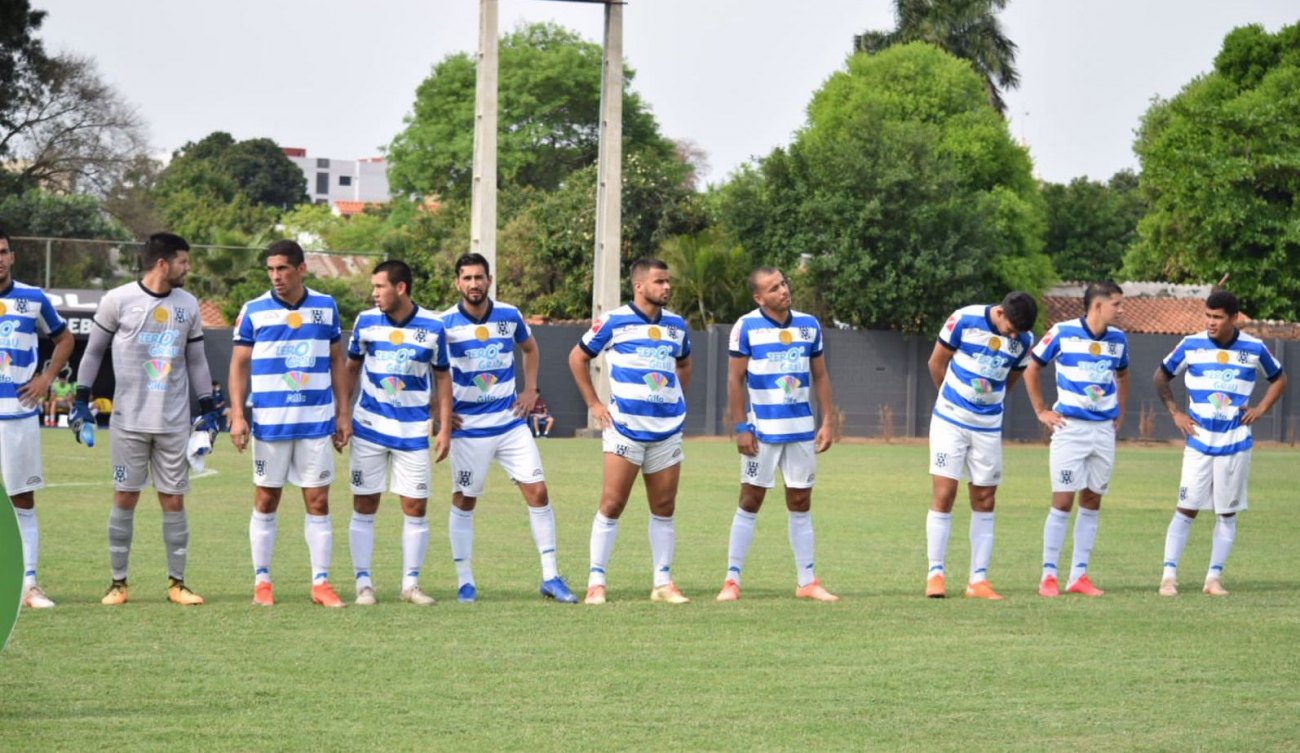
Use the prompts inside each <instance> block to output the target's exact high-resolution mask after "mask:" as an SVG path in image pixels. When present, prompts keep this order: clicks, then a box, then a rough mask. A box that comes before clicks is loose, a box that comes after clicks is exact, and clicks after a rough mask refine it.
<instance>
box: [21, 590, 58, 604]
mask: <svg viewBox="0 0 1300 753" xmlns="http://www.w3.org/2000/svg"><path fill="white" fill-rule="evenodd" d="M23 606H25V607H27V608H28V609H53V608H54V602H53V601H51V600H50V597H48V596H46V595H45V592H44V591H42V590H41V587H40V586H32V587H30V588H28V589H27V590H26V591H24V592H23Z"/></svg>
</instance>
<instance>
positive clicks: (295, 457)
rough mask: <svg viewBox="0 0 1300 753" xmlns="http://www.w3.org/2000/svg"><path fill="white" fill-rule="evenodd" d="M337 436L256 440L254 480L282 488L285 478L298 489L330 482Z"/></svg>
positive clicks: (324, 484)
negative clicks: (271, 440) (275, 440)
mask: <svg viewBox="0 0 1300 753" xmlns="http://www.w3.org/2000/svg"><path fill="white" fill-rule="evenodd" d="M333 451H334V437H332V436H324V437H312V438H311V439H285V440H281V441H278V442H259V441H257V440H256V439H254V440H253V483H254V484H255V485H257V486H262V487H267V488H270V489H279V488H281V487H283V486H284V483H285V481H286V480H287V481H288V482H289V483H291V484H293V485H294V486H296V487H298V488H299V489H312V488H315V487H317V486H329V485H330V482H331V481H333V480H334V455H333Z"/></svg>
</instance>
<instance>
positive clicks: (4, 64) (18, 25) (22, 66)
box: [0, 0, 49, 157]
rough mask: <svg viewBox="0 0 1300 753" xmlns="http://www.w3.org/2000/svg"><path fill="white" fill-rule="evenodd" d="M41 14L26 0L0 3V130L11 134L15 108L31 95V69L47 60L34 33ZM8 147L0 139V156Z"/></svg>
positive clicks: (37, 69)
mask: <svg viewBox="0 0 1300 753" xmlns="http://www.w3.org/2000/svg"><path fill="white" fill-rule="evenodd" d="M45 16H46V12H45V11H43V10H32V5H31V3H30V2H28V0H5V2H0V133H11V132H13V130H14V129H15V127H16V126H17V125H18V122H19V121H18V120H17V119H16V110H18V109H20V108H22V107H24V106H25V104H26V101H27V100H28V99H29V98H30V97H31V96H32V94H33V92H32V91H31V87H32V85H33V84H34V83H35V80H36V77H35V76H34V75H33V72H34V71H39V70H40V69H41V68H43V67H44V66H45V65H46V64H47V63H48V62H49V58H48V57H47V56H46V54H45V47H44V45H42V44H41V40H40V39H39V38H37V36H36V32H38V31H39V30H40V28H41V23H42V22H44V20H45ZM8 147H9V145H8V144H7V143H6V142H4V141H0V157H7V156H9V151H8Z"/></svg>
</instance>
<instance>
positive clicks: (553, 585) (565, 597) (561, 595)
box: [537, 575, 578, 604]
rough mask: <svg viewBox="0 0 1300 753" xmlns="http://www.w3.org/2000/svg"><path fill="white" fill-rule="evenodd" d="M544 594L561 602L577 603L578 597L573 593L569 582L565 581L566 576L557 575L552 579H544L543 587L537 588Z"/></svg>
mask: <svg viewBox="0 0 1300 753" xmlns="http://www.w3.org/2000/svg"><path fill="white" fill-rule="evenodd" d="M537 590H538V592H539V593H541V595H542V596H545V597H546V598H548V599H555V600H556V601H558V602H560V603H561V604H577V603H578V597H577V596H574V595H573V592H572V591H570V590H569V584H568V583H565V582H564V578H561V577H560V576H558V575H557V576H555V577H554V578H551V579H550V580H544V581H542V587H541V588H539V589H537Z"/></svg>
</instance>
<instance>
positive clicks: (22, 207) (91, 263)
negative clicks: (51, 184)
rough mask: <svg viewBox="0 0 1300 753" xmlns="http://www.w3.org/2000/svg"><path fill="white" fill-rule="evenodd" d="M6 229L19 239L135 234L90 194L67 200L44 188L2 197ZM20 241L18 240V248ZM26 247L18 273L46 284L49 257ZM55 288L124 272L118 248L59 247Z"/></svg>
mask: <svg viewBox="0 0 1300 753" xmlns="http://www.w3.org/2000/svg"><path fill="white" fill-rule="evenodd" d="M0 227H3V228H5V231H6V232H8V233H9V234H10V235H13V236H22V235H27V236H36V237H46V238H80V239H104V240H110V241H111V240H116V241H126V240H130V239H131V234H130V233H129V232H128V231H127V230H126V228H124V227H122V226H121V225H120V224H118V223H117V222H115V221H113V220H112V219H111V218H109V217H107V216H105V215H104V213H103V212H102V211H100V208H99V204H98V203H97V202H96V201H95V199H94V198H92V197H90V196H84V195H82V196H63V195H60V194H52V193H48V192H46V191H41V190H38V189H34V188H33V189H29V190H27V191H25V192H23V193H21V194H10V195H8V196H4V197H2V198H0ZM17 244H18V242H17V241H15V242H13V245H14V246H15V250H18V245H17ZM31 248H32V247H31V246H29V245H28V246H25V248H24V253H19V254H18V258H17V259H16V260H15V269H14V275H15V276H16V277H18V278H21V279H27V280H29V281H33V282H40V283H44V281H45V255H44V253H42V254H40V255H36V254H32V253H30V252H28V250H29V249H31ZM50 256H51V258H50V261H51V265H50V266H51V269H50V277H49V280H50V286H51V287H63V288H84V287H88V286H89V285H90V284H91V283H92V282H94V281H97V280H106V279H111V278H113V276H114V275H115V274H116V273H117V272H118V270H117V268H116V267H115V265H114V263H113V260H114V250H113V247H112V246H111V245H108V244H98V243H97V244H88V245H87V244H77V245H75V246H73V245H67V244H57V245H55V246H54V247H53V248H52V249H51V255H50Z"/></svg>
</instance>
